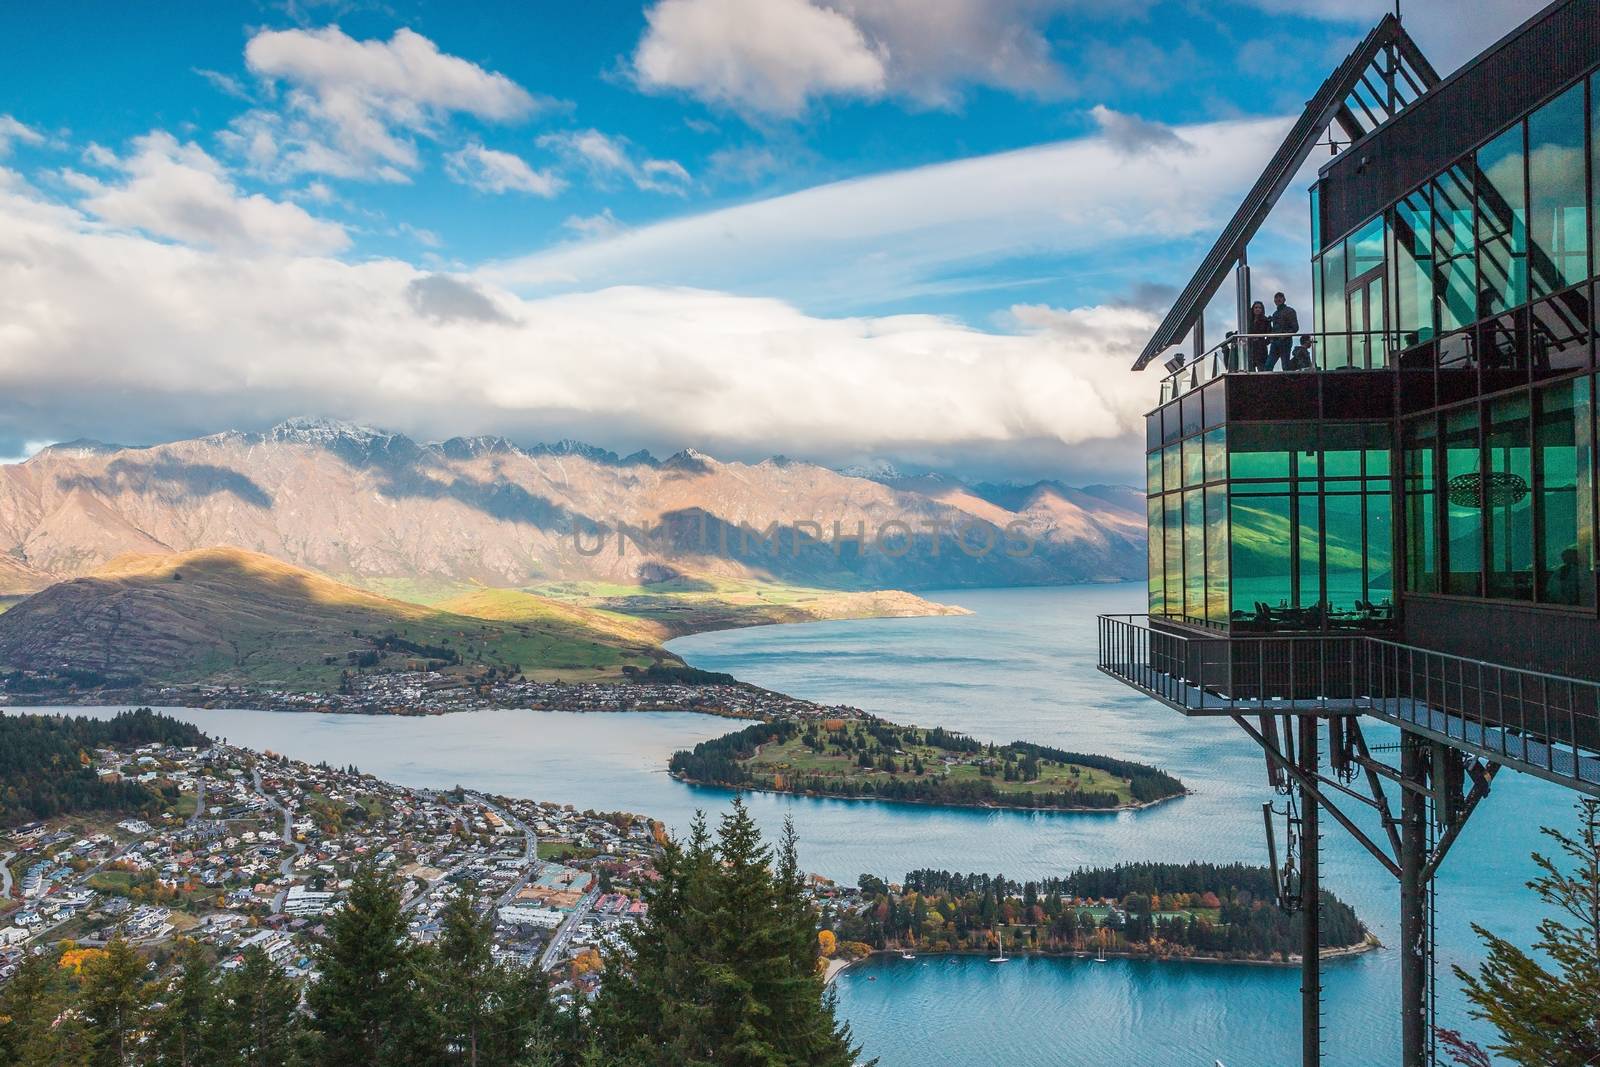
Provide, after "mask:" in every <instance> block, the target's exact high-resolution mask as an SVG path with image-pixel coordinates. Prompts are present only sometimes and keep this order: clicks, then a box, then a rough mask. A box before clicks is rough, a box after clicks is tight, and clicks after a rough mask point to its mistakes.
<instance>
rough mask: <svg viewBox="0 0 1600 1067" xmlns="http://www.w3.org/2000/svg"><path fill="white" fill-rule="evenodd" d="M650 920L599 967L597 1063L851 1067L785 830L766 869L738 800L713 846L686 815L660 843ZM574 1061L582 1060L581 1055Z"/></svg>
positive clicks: (768, 853) (766, 855)
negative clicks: (680, 840) (682, 825)
mask: <svg viewBox="0 0 1600 1067" xmlns="http://www.w3.org/2000/svg"><path fill="white" fill-rule="evenodd" d="M657 870H658V872H659V873H660V874H661V879H660V881H659V882H657V883H656V885H655V887H654V888H652V889H651V890H650V891H649V893H648V894H647V901H648V903H649V904H650V911H649V915H648V917H647V918H646V920H645V921H644V922H642V923H640V924H639V925H638V926H637V927H636V928H635V930H634V931H633V932H632V933H631V934H630V935H629V937H628V948H627V951H625V952H622V953H619V954H616V955H614V956H613V957H612V958H611V959H610V960H609V961H608V963H607V971H606V976H605V979H604V980H603V982H602V986H601V989H602V993H601V998H600V1001H599V1003H598V1004H597V1019H599V1020H601V1021H600V1022H597V1023H596V1025H595V1026H594V1029H593V1032H594V1033H595V1034H596V1036H597V1038H598V1039H599V1040H601V1041H603V1042H605V1045H606V1047H605V1049H604V1051H605V1053H606V1054H607V1056H608V1058H607V1059H605V1060H603V1061H602V1062H606V1063H610V1064H615V1063H619V1062H620V1063H628V1064H638V1065H641V1067H669V1065H671V1067H678V1065H684V1067H801V1065H805V1067H850V1065H851V1064H853V1063H854V1062H855V1052H856V1050H855V1049H854V1048H852V1047H851V1042H850V1035H849V1031H848V1030H847V1029H846V1028H844V1027H842V1026H840V1025H839V1024H838V1022H837V1021H836V1019H835V1015H834V1003H833V1001H832V999H831V998H828V997H825V996H824V993H823V988H822V982H821V979H820V978H819V977H818V975H817V948H816V945H817V940H816V919H815V916H814V915H813V913H812V911H811V908H810V906H809V905H808V903H807V901H806V898H805V893H804V884H803V879H802V876H801V874H800V871H799V866H798V862H797V859H796V857H795V850H794V835H793V830H792V828H791V829H789V830H787V831H786V833H785V835H784V841H783V843H782V845H781V847H780V850H779V854H778V857H777V861H776V864H775V865H774V863H773V855H772V850H771V849H770V848H768V847H767V846H765V845H764V844H762V841H761V835H760V832H759V831H758V830H757V828H756V825H755V822H754V820H752V819H751V818H750V814H749V812H748V811H747V810H746V808H745V806H744V804H743V802H742V801H740V800H738V799H735V801H734V804H733V810H732V811H731V812H730V813H729V814H727V815H725V816H723V819H722V824H721V826H720V828H719V830H718V833H717V841H716V844H715V845H712V843H711V841H710V837H709V834H708V833H707V832H706V827H705V822H704V820H703V819H696V821H695V824H694V826H693V829H692V830H691V832H690V836H689V840H688V842H687V844H686V845H682V846H680V845H679V844H677V843H676V842H674V843H670V844H669V845H668V846H667V849H666V853H665V855H664V856H663V857H662V858H661V859H660V860H659V861H658V863H657ZM580 1062H583V1060H582V1059H581V1058H580Z"/></svg>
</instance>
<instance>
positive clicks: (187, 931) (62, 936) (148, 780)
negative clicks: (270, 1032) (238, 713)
mask: <svg viewBox="0 0 1600 1067" xmlns="http://www.w3.org/2000/svg"><path fill="white" fill-rule="evenodd" d="M92 758H93V770H94V773H95V775H96V776H97V777H98V778H99V779H100V780H101V781H105V782H116V781H134V782H138V783H141V784H144V785H147V786H149V787H151V788H152V789H153V790H158V791H159V795H164V796H168V797H176V803H174V804H172V805H171V810H168V811H166V812H164V813H162V814H161V815H160V816H152V817H149V818H138V817H129V816H126V815H125V813H121V812H112V813H107V814H78V815H69V816H64V817H60V818H56V819H50V820H44V821H35V822H31V823H28V824H26V825H24V826H21V827H17V828H15V829H14V830H13V832H12V833H11V834H10V836H9V838H7V839H0V981H4V980H5V979H6V978H9V977H10V976H11V975H12V974H14V973H15V971H16V969H17V967H18V966H19V964H20V962H21V960H22V958H23V956H24V954H25V953H27V952H29V951H30V950H32V949H34V948H35V947H38V946H43V945H46V944H51V943H56V942H63V941H69V942H72V943H73V944H75V945H76V946H81V947H97V946H103V945H105V944H107V943H108V942H109V941H111V940H112V939H113V938H116V937H121V938H123V939H125V940H127V941H129V942H130V943H132V944H134V945H136V946H138V947H140V948H141V949H142V950H144V951H145V952H147V953H148V954H149V955H151V956H152V957H153V958H155V959H157V960H158V961H159V960H161V959H164V958H166V957H167V956H169V955H170V953H171V947H172V944H173V942H174V941H175V939H176V938H178V937H180V936H181V937H185V938H190V939H193V940H196V941H198V942H200V943H201V944H202V945H205V946H208V947H209V948H210V949H212V950H214V952H215V954H216V956H217V958H218V959H219V961H220V962H219V966H220V967H221V968H222V969H223V970H224V971H226V970H227V969H230V968H233V967H238V966H240V965H241V962H242V960H243V958H244V953H245V951H246V950H247V949H249V948H251V947H259V948H260V949H261V950H262V951H263V952H264V953H265V954H266V955H267V957H268V958H269V959H271V960H272V961H273V962H274V963H277V964H278V965H280V966H282V967H283V968H284V969H285V970H286V971H287V972H288V973H289V975H290V976H291V977H295V978H300V979H304V978H306V977H309V976H310V975H311V973H312V967H313V965H312V963H311V960H312V958H313V954H312V951H311V949H312V945H313V944H314V942H315V939H316V938H317V937H318V936H319V935H320V934H321V933H322V932H323V925H322V924H323V919H324V917H325V916H327V915H328V914H329V913H330V912H331V910H332V909H336V908H338V907H339V906H340V900H341V892H342V890H343V889H344V888H346V887H347V886H348V885H349V881H350V877H351V875H352V873H353V872H354V870H355V868H356V866H357V864H359V863H360V862H362V861H363V860H370V861H371V862H373V863H374V864H375V865H376V866H377V867H378V868H380V869H383V870H387V871H389V872H391V873H392V874H393V875H394V876H395V877H396V878H397V879H398V880H399V881H400V885H401V887H402V889H401V892H402V900H403V906H404V909H405V912H406V916H407V923H408V930H409V933H410V936H411V937H412V938H413V939H414V940H416V941H418V942H428V941H431V940H433V939H434V938H435V937H437V936H438V934H439V931H440V927H441V923H440V915H441V913H442V911H443V909H444V907H445V904H446V902H447V901H448V900H449V899H450V897H451V895H452V894H453V893H455V892H456V891H458V889H460V888H462V887H468V886H470V887H472V889H473V891H474V892H475V893H476V895H477V896H476V899H477V907H478V910H479V912H480V914H482V913H484V912H486V911H487V910H489V909H491V908H492V909H493V910H494V912H495V916H496V925H495V937H494V953H495V955H496V956H497V957H498V958H500V959H504V960H506V961H508V962H512V963H516V964H520V965H525V966H539V967H541V968H542V969H543V970H545V971H546V972H547V973H548V975H549V979H550V982H551V989H552V994H553V995H554V996H555V997H556V998H557V999H558V1000H560V999H562V998H571V997H573V996H575V995H581V994H582V993H584V992H585V991H588V990H591V989H592V987H593V984H594V982H595V981H597V980H598V973H597V972H598V970H599V961H600V952H601V951H602V950H604V949H605V948H607V947H608V946H612V945H615V944H617V943H618V930H619V927H620V926H621V924H624V923H629V922H634V921H637V920H639V919H640V918H642V917H643V916H644V914H645V913H646V905H645V904H644V903H643V902H641V901H640V899H639V896H640V892H639V890H640V888H641V886H642V885H643V884H644V883H645V882H646V881H647V880H649V879H652V878H654V877H655V871H654V856H655V853H656V851H657V848H658V842H659V837H660V835H661V834H662V833H663V832H664V831H663V829H662V828H661V827H660V825H659V824H655V823H652V822H650V821H649V820H647V819H643V818H640V817H637V816H633V815H629V814H625V813H595V812H578V811H574V810H573V809H572V808H571V807H570V806H567V807H563V806H558V805H554V804H548V803H545V804H541V803H536V802H533V801H529V800H520V799H509V798H503V797H489V796H482V795H479V794H476V793H471V792H460V791H456V792H436V791H429V790H418V789H408V788H405V787H403V786H398V785H394V784H391V783H388V782H384V781H381V780H379V779H377V778H374V777H372V776H371V775H363V774H361V773H359V772H358V771H356V770H355V769H353V768H344V769H339V768H331V767H327V766H312V765H310V764H306V763H300V762H296V761H293V760H288V759H285V758H283V757H281V756H277V755H274V754H272V753H257V752H253V751H250V750H248V749H243V748H238V747H235V746H231V745H226V744H207V745H200V746H185V747H175V746H169V745H162V744H159V743H156V744H147V745H143V746H140V747H138V748H135V749H132V750H130V751H125V752H123V751H116V750H113V749H111V748H100V749H97V750H96V751H95V752H94V753H93V755H92Z"/></svg>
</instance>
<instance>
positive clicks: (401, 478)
mask: <svg viewBox="0 0 1600 1067" xmlns="http://www.w3.org/2000/svg"><path fill="white" fill-rule="evenodd" d="M378 489H379V491H380V492H382V493H383V494H384V495H385V496H389V497H394V498H395V499H397V500H403V499H413V500H454V501H455V502H456V503H458V504H464V505H466V506H467V507H469V508H472V509H473V510H474V511H479V512H482V513H483V514H485V515H487V516H489V517H490V518H492V519H498V520H500V521H501V522H514V523H517V524H518V525H521V526H533V527H535V528H537V529H540V530H553V531H556V532H558V533H569V532H571V531H573V530H583V531H593V530H595V529H597V528H598V524H597V523H596V522H595V521H594V520H593V519H591V518H589V517H588V516H587V515H582V514H579V513H578V512H575V511H571V510H569V509H567V508H565V507H563V506H562V505H560V504H557V503H556V502H555V501H553V500H551V499H550V498H548V497H544V496H539V495H538V494H536V493H530V492H528V491H527V490H526V489H524V488H522V486H520V485H517V484H515V483H513V482H504V481H493V482H483V481H478V480H477V479H474V478H463V477H459V476H457V477H453V478H450V479H448V480H443V479H439V478H431V477H429V476H428V475H426V474H421V473H410V472H403V471H402V472H396V473H395V474H393V475H391V476H390V477H388V478H386V479H384V480H383V481H381V482H380V483H379V485H378Z"/></svg>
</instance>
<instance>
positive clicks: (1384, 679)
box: [1098, 615, 1600, 797]
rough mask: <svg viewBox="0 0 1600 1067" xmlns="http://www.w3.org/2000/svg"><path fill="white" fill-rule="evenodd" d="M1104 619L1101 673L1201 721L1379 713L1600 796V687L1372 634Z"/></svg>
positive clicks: (1488, 757) (1426, 734)
mask: <svg viewBox="0 0 1600 1067" xmlns="http://www.w3.org/2000/svg"><path fill="white" fill-rule="evenodd" d="M1139 620H1147V616H1143V615H1102V616H1100V618H1099V646H1100V647H1099V664H1098V665H1099V669H1100V671H1101V672H1102V673H1104V674H1107V675H1110V676H1111V677H1113V678H1116V679H1117V680H1118V681H1120V682H1122V683H1124V684H1125V685H1128V686H1129V687H1131V688H1133V689H1135V690H1138V691H1139V692H1141V693H1143V694H1145V695H1146V696H1149V697H1152V698H1154V699H1156V700H1158V701H1160V702H1161V703H1163V704H1165V705H1166V706H1168V707H1170V708H1173V709H1174V710H1177V711H1179V712H1182V713H1183V714H1185V715H1189V716H1193V717H1235V716H1239V717H1252V716H1263V715H1318V716H1322V717H1329V718H1337V717H1341V716H1352V715H1371V716H1373V717H1374V718H1376V719H1379V720H1381V721H1383V722H1386V723H1389V724H1390V725H1392V726H1397V727H1399V728H1400V729H1402V730H1405V731H1407V732H1410V733H1414V734H1418V735H1421V736H1424V737H1427V738H1429V739H1430V740H1433V741H1436V742H1439V743H1441V744H1444V745H1447V746H1449V747H1451V748H1455V749H1458V750H1460V751H1463V752H1468V753H1472V754H1474V755H1477V756H1480V757H1482V758H1484V759H1486V760H1489V761H1491V762H1493V763H1497V764H1501V765H1504V766H1507V767H1510V768H1512V769H1514V770H1519V771H1523V772H1525V773H1528V774H1532V775H1535V776H1537V777H1540V778H1544V779H1547V780H1549V781H1552V782H1556V783H1558V784H1561V785H1565V786H1568V787H1570V788H1573V789H1577V790H1579V791H1580V792H1583V793H1587V794H1588V795H1590V796H1595V797H1600V683H1596V682H1593V681H1586V680H1583V679H1579V678H1567V677H1561V676H1559V675H1553V674H1544V673H1540V672H1536V671H1528V670H1520V669H1517V668H1513V667H1505V666H1501V665H1499V664H1495V663H1488V662H1484V661H1481V660H1471V659H1467V658H1465V657H1462V656H1453V655H1449V654H1447V653H1443V652H1434V651H1430V650H1428V649H1423V648H1417V647H1414V646H1411V645H1405V644H1400V643H1398V642H1395V641H1390V640H1386V639H1384V638H1381V637H1374V636H1369V635H1358V634H1350V635H1317V634H1313V635H1303V636H1273V637H1226V636H1213V635H1209V634H1205V633H1202V632H1185V630H1184V629H1183V628H1180V627H1176V626H1170V625H1163V624H1157V625H1149V624H1148V622H1140V621H1139Z"/></svg>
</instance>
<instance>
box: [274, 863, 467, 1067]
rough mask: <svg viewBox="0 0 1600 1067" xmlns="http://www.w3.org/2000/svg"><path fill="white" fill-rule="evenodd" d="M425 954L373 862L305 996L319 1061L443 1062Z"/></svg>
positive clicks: (370, 1066) (346, 1065)
mask: <svg viewBox="0 0 1600 1067" xmlns="http://www.w3.org/2000/svg"><path fill="white" fill-rule="evenodd" d="M419 957H420V953H419V952H418V950H417V949H416V948H415V947H414V946H413V945H412V944H411V942H410V941H409V940H408V939H407V937H406V924H405V917H404V915H403V914H402V913H401V910H400V893H399V890H398V889H397V888H396V887H395V885H394V883H393V882H392V881H391V880H390V879H388V878H387V877H385V876H381V875H380V874H379V873H378V871H377V870H376V868H375V867H374V866H373V865H372V864H371V863H370V862H364V863H362V864H361V865H360V866H359V867H358V868H357V869H356V872H355V875H354V877H353V878H352V879H351V883H350V891H349V893H348V894H347V896H346V899H345V905H344V907H342V908H340V909H339V910H338V911H337V912H335V913H334V915H333V917H332V918H331V919H330V920H329V922H328V937H327V940H326V942H325V943H324V944H323V945H322V946H320V948H319V950H318V952H317V968H318V971H319V972H320V974H319V977H318V979H317V981H316V982H315V983H313V984H312V986H311V988H310V989H309V990H308V991H307V993H306V1004H307V1006H308V1007H309V1008H310V1010H311V1027H312V1030H313V1032H314V1044H315V1047H316V1056H317V1060H318V1061H319V1062H321V1063H323V1064H326V1065H328V1067H356V1065H361V1067H405V1065H410V1064H434V1063H437V1062H439V1060H440V1059H441V1058H442V1057H441V1055H440V1052H439V1048H438V1041H437V1040H436V1037H435V1026H434V1022H435V1020H434V1015H433V1010H432V1007H431V1005H429V1003H428V1001H427V998H426V997H424V996H423V995H422V994H421V985H422V982H421V968H420V966H419V964H420V963H421V960H420V958H419Z"/></svg>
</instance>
